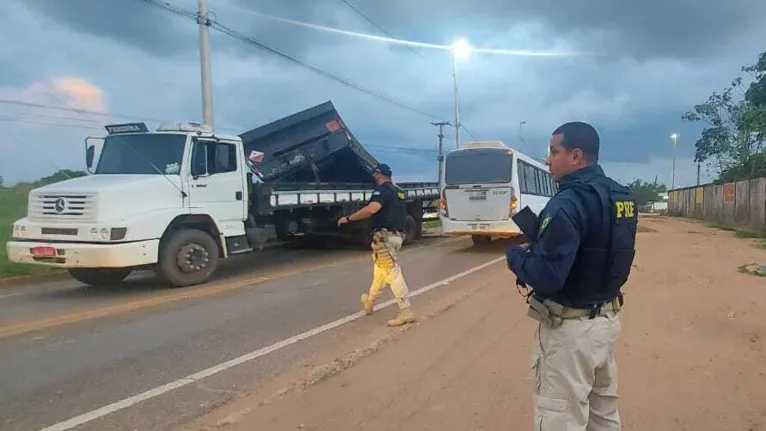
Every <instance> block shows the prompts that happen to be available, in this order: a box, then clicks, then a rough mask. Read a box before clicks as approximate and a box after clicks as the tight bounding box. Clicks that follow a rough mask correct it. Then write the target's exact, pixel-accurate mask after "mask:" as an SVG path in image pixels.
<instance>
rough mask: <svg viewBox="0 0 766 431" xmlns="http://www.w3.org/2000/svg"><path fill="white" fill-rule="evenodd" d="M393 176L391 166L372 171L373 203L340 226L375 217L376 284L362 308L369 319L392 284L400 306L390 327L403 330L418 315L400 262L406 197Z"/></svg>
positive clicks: (367, 294) (364, 298)
mask: <svg viewBox="0 0 766 431" xmlns="http://www.w3.org/2000/svg"><path fill="white" fill-rule="evenodd" d="M391 174H392V173H391V168H390V167H389V166H388V165H386V164H380V165H378V166H376V167H375V169H374V170H373V178H374V179H375V183H376V184H377V187H376V188H375V191H374V192H373V193H372V197H371V198H370V202H369V203H368V204H367V206H365V207H364V208H362V209H360V210H359V211H357V212H355V213H353V214H351V215H350V216H346V217H341V218H340V219H338V226H342V225H344V224H346V223H349V222H354V221H359V220H364V219H367V218H370V217H374V218H373V220H372V231H373V239H372V252H373V253H372V257H373V265H374V266H373V280H372V285H371V286H370V290H369V292H368V293H365V294H362V299H361V301H362V307H363V308H364V311H365V312H366V313H367V314H368V315H369V314H372V311H373V307H374V305H375V300H376V299H377V298H378V296H379V295H380V293H381V292H382V291H383V289H384V288H385V287H386V284H389V285H390V286H391V291H392V292H393V293H394V297H395V298H396V303H397V305H398V306H399V315H398V316H396V318H394V319H391V320H389V321H388V325H389V326H401V325H405V324H408V323H412V322H414V321H415V315H414V313H413V312H412V307H411V304H410V300H409V298H408V295H409V288H408V287H407V283H406V282H405V281H404V276H403V275H402V269H401V267H400V266H399V259H398V252H399V250H400V249H401V248H402V243H403V242H404V224H405V221H406V219H407V206H406V204H405V201H404V198H405V193H404V191H403V190H402V189H400V188H399V187H398V186H396V185H395V184H394V183H393V182H392V181H391Z"/></svg>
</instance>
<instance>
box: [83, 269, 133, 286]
mask: <svg viewBox="0 0 766 431" xmlns="http://www.w3.org/2000/svg"><path fill="white" fill-rule="evenodd" d="M131 272H133V268H71V269H70V270H69V275H71V276H72V278H74V279H75V280H77V281H79V282H80V283H83V284H87V285H88V286H94V287H100V286H105V287H106V286H117V285H119V284H120V283H122V280H125V278H126V277H127V276H129V275H130V273H131Z"/></svg>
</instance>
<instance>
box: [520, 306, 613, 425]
mask: <svg viewBox="0 0 766 431" xmlns="http://www.w3.org/2000/svg"><path fill="white" fill-rule="evenodd" d="M619 335H620V319H619V316H618V315H617V314H615V313H614V312H611V311H610V312H608V313H606V316H598V317H596V318H594V319H588V318H587V317H582V318H577V319H567V320H564V323H563V324H562V325H561V326H559V327H557V328H555V329H554V328H550V327H548V326H547V325H544V324H538V328H537V331H536V333H535V347H534V349H533V352H532V358H531V366H532V374H533V376H534V379H533V380H534V397H533V403H534V427H533V429H534V430H536V431H575V430H578V431H579V430H583V431H618V430H620V429H621V424H620V414H619V411H618V407H617V401H618V395H617V361H616V360H615V345H616V343H617V339H618V337H619Z"/></svg>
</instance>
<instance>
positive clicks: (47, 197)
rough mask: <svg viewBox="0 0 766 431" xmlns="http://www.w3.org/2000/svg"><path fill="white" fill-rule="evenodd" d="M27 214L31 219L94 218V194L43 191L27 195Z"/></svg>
mask: <svg viewBox="0 0 766 431" xmlns="http://www.w3.org/2000/svg"><path fill="white" fill-rule="evenodd" d="M27 213H28V216H29V219H30V220H32V221H44V220H77V221H93V220H95V218H96V195H95V194H86V193H76V194H75V193H72V194H64V193H61V194H59V193H55V194H54V193H45V194H39V195H32V196H30V197H29V208H28V211H27Z"/></svg>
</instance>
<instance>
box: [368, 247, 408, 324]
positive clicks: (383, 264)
mask: <svg viewBox="0 0 766 431" xmlns="http://www.w3.org/2000/svg"><path fill="white" fill-rule="evenodd" d="M403 242H404V240H403V238H402V237H400V236H399V235H395V234H391V233H376V235H375V239H374V241H373V243H372V251H373V253H372V260H373V277H372V284H371V285H370V290H369V292H368V294H367V295H368V300H369V301H372V302H374V301H375V300H376V299H377V298H378V296H380V294H381V292H382V291H383V289H385V287H386V285H390V286H391V291H392V292H393V294H394V298H396V303H397V305H398V306H399V309H400V310H404V309H407V308H410V299H409V298H408V295H409V293H410V290H409V288H408V287H407V283H406V282H405V281H404V276H403V275H402V268H401V267H400V266H399V259H398V253H399V250H401V248H402V243H403Z"/></svg>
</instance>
